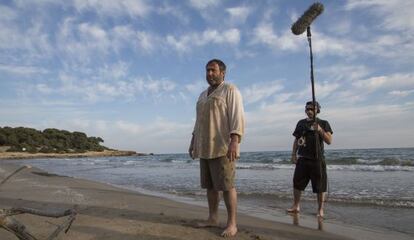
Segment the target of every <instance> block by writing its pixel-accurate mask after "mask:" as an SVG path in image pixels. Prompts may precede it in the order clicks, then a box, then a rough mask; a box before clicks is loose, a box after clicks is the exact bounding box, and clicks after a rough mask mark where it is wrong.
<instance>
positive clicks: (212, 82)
mask: <svg viewBox="0 0 414 240" xmlns="http://www.w3.org/2000/svg"><path fill="white" fill-rule="evenodd" d="M207 82H208V84H210V86H212V87H217V86H218V85H220V83H222V82H223V80H222V79H221V78H220V77H213V78H212V79H211V80H210V79H207Z"/></svg>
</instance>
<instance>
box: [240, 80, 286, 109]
mask: <svg viewBox="0 0 414 240" xmlns="http://www.w3.org/2000/svg"><path fill="white" fill-rule="evenodd" d="M282 89H283V86H282V84H280V82H279V81H272V82H262V83H255V84H253V85H251V86H248V87H246V88H245V89H243V90H242V92H243V94H242V95H243V99H244V101H245V102H246V104H251V103H255V102H258V101H261V100H263V99H266V98H268V97H270V96H272V95H273V94H274V93H276V92H278V91H280V90H282Z"/></svg>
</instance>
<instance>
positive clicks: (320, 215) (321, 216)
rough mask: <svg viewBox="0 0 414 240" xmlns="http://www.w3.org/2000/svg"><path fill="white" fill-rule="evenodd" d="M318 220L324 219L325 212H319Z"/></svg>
mask: <svg viewBox="0 0 414 240" xmlns="http://www.w3.org/2000/svg"><path fill="white" fill-rule="evenodd" d="M316 217H317V218H322V219H323V217H324V213H323V210H319V212H318V214H317V215H316Z"/></svg>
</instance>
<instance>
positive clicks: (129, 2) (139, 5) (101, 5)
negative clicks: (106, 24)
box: [74, 0, 151, 17]
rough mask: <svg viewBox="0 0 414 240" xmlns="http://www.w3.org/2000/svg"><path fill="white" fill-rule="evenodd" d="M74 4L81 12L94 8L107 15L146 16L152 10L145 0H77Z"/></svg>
mask: <svg viewBox="0 0 414 240" xmlns="http://www.w3.org/2000/svg"><path fill="white" fill-rule="evenodd" d="M74 6H75V8H76V9H77V10H78V11H80V12H82V11H87V10H93V11H95V12H96V13H97V14H100V15H104V16H107V17H122V16H124V15H127V16H129V17H145V16H146V15H147V14H148V13H149V12H150V11H151V7H150V6H149V5H148V4H147V3H146V1H144V0H117V1H112V0H75V1H74Z"/></svg>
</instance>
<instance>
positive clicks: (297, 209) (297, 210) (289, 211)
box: [286, 207, 300, 213]
mask: <svg viewBox="0 0 414 240" xmlns="http://www.w3.org/2000/svg"><path fill="white" fill-rule="evenodd" d="M286 212H287V213H299V212H300V209H299V208H294V207H292V208H288V209H286Z"/></svg>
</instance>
